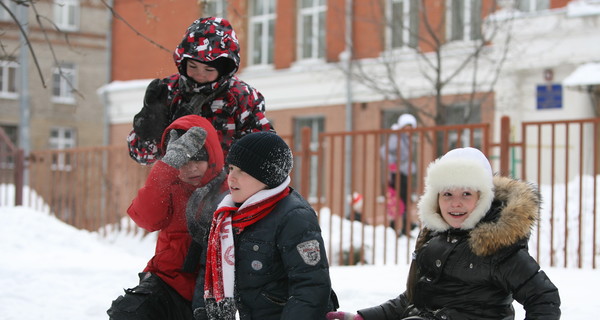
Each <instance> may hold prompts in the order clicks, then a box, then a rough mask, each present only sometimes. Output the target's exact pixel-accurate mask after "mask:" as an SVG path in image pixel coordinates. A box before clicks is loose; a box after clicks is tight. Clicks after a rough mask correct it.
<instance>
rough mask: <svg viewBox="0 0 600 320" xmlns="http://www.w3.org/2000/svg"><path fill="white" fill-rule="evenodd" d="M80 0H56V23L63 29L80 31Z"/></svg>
mask: <svg viewBox="0 0 600 320" xmlns="http://www.w3.org/2000/svg"><path fill="white" fill-rule="evenodd" d="M80 14H81V12H80V5H79V0H54V23H55V24H56V26H57V27H58V28H60V30H62V31H78V30H79V20H80Z"/></svg>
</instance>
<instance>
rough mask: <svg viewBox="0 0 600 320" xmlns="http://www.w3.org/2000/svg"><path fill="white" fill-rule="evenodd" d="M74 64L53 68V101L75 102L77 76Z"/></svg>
mask: <svg viewBox="0 0 600 320" xmlns="http://www.w3.org/2000/svg"><path fill="white" fill-rule="evenodd" d="M75 74H76V72H75V66H74V65H73V64H70V63H69V64H63V65H61V66H60V67H56V68H54V69H53V70H52V101H54V102H58V103H69V104H72V103H75V96H74V95H73V91H74V89H75V88H76V85H75V84H76V81H77V77H76V76H75Z"/></svg>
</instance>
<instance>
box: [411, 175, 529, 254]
mask: <svg viewBox="0 0 600 320" xmlns="http://www.w3.org/2000/svg"><path fill="white" fill-rule="evenodd" d="M493 182H494V188H495V192H494V206H492V209H491V210H489V211H488V212H487V213H486V215H484V217H482V219H481V220H480V221H479V222H478V224H477V225H476V226H475V227H474V228H473V229H472V230H471V231H470V238H469V246H470V247H471V250H472V251H473V252H474V253H475V254H476V255H478V256H489V255H492V254H494V253H496V252H498V251H499V250H500V249H502V248H506V247H508V246H511V245H513V244H516V243H517V242H519V241H523V240H526V239H528V238H529V235H530V234H531V230H532V228H533V227H534V225H535V223H536V222H537V220H538V219H539V209H540V204H541V196H540V194H539V192H538V190H537V188H536V187H535V186H534V185H533V184H530V183H527V182H524V181H520V180H514V179H511V178H507V177H501V176H495V177H494V179H493ZM496 205H497V207H496ZM419 214H420V216H421V218H422V219H425V220H428V219H431V218H432V217H434V216H435V215H438V216H439V213H436V212H429V213H423V212H420V213H419ZM423 231H424V232H422V234H421V235H420V236H419V238H421V237H422V236H423V237H425V238H428V235H429V234H431V233H432V232H435V231H438V232H440V231H441V230H435V229H428V228H427V227H425V229H424V230H423ZM420 240H421V241H422V240H424V239H420Z"/></svg>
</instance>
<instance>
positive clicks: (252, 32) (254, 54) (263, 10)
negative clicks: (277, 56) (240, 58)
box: [248, 0, 276, 65]
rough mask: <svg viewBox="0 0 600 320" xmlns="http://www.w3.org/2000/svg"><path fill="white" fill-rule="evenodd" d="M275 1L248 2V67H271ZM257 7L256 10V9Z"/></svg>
mask: <svg viewBox="0 0 600 320" xmlns="http://www.w3.org/2000/svg"><path fill="white" fill-rule="evenodd" d="M275 4H276V2H275V0H252V1H250V19H249V33H248V35H249V39H250V41H249V47H250V51H249V52H250V59H248V60H249V65H272V64H273V55H274V49H273V48H274V45H273V42H274V36H275V30H274V27H275V17H276V13H275ZM257 7H258V8H257Z"/></svg>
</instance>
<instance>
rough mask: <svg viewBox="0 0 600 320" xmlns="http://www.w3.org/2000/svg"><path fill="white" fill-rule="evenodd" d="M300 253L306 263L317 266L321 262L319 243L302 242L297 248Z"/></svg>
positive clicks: (313, 241)
mask: <svg viewBox="0 0 600 320" xmlns="http://www.w3.org/2000/svg"><path fill="white" fill-rule="evenodd" d="M296 249H297V250H298V253H300V256H301V257H302V260H304V263H306V264H308V265H310V266H315V265H317V263H319V261H321V248H320V247H319V241H317V240H309V241H305V242H302V243H300V244H298V245H297V246H296Z"/></svg>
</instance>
